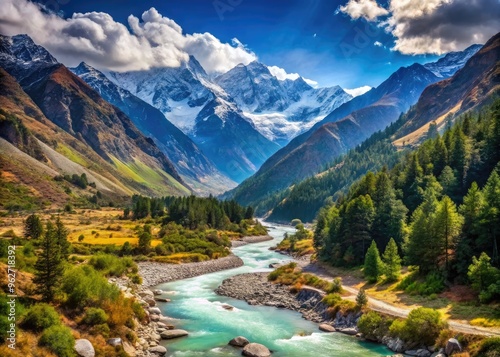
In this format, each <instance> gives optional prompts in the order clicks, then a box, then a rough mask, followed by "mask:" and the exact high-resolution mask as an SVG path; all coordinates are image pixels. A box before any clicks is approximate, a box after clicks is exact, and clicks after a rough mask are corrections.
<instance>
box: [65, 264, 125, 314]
mask: <svg viewBox="0 0 500 357" xmlns="http://www.w3.org/2000/svg"><path fill="white" fill-rule="evenodd" d="M61 289H62V291H63V292H64V293H66V295H67V297H66V302H65V304H66V305H67V306H69V307H72V308H80V309H83V308H84V307H86V306H102V304H103V303H105V302H106V301H116V300H117V299H118V297H119V296H120V290H119V289H118V287H117V286H115V285H111V284H109V283H108V281H107V280H106V278H104V277H103V276H101V275H100V274H99V273H98V272H96V271H95V270H94V269H93V268H92V267H91V266H88V265H87V266H79V267H75V268H73V269H71V270H68V271H67V272H66V273H65V275H64V277H63V281H62V287H61Z"/></svg>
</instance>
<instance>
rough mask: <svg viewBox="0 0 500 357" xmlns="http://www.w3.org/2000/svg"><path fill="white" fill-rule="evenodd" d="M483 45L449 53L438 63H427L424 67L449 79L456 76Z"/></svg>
mask: <svg viewBox="0 0 500 357" xmlns="http://www.w3.org/2000/svg"><path fill="white" fill-rule="evenodd" d="M481 47H482V45H472V46H469V47H467V48H466V49H465V50H463V51H458V52H449V53H447V54H446V55H445V56H444V57H442V58H440V59H439V60H437V61H436V62H431V63H427V64H425V65H424V67H425V68H427V69H428V70H429V71H431V72H432V73H434V74H435V75H436V76H437V77H440V78H448V77H451V76H453V75H454V74H455V72H456V71H458V70H459V69H460V68H462V67H463V66H464V65H465V62H467V61H468V60H469V58H471V57H472V56H473V55H475V54H476V52H477V51H479V50H480V49H481Z"/></svg>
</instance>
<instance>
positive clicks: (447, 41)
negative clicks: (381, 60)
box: [339, 0, 500, 55]
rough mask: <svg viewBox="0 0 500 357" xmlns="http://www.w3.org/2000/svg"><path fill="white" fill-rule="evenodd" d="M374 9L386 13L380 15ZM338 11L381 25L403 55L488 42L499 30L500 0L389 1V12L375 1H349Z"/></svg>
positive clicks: (453, 48) (438, 52)
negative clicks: (392, 37)
mask: <svg viewBox="0 0 500 357" xmlns="http://www.w3.org/2000/svg"><path fill="white" fill-rule="evenodd" d="M368 3H371V4H370V5H368ZM375 6H376V7H377V8H379V9H382V10H385V11H386V12H385V13H383V14H378V15H377V11H376V10H374V11H373V9H374V7H375ZM339 9H340V11H342V12H344V13H346V14H348V15H349V16H350V17H351V18H353V19H358V18H360V17H364V18H365V19H367V20H369V21H375V22H378V24H379V26H381V27H383V28H385V30H386V31H387V32H390V33H392V35H393V36H394V37H395V45H394V47H393V48H392V49H393V50H395V51H399V52H401V53H403V54H412V55H414V54H427V53H432V54H443V53H446V52H450V51H458V50H462V49H464V48H466V47H468V46H470V45H472V44H474V43H485V42H486V41H487V40H488V39H489V38H490V37H491V36H493V35H495V34H496V33H497V32H498V31H499V30H500V28H499V26H498V19H499V18H500V4H499V2H498V0H419V1H410V0H390V1H389V7H388V11H387V10H386V9H383V8H381V7H380V6H379V5H378V4H376V3H375V1H373V0H370V1H367V0H365V1H356V0H349V1H348V3H347V4H346V5H345V6H343V7H340V8H339ZM382 12H383V11H382ZM384 15H387V17H386V18H385V19H384V21H380V19H379V17H380V16H384Z"/></svg>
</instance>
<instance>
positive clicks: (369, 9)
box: [339, 0, 389, 21]
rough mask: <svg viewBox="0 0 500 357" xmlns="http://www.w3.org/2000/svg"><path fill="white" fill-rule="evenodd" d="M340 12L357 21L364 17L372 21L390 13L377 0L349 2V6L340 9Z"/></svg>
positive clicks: (352, 0)
mask: <svg viewBox="0 0 500 357" xmlns="http://www.w3.org/2000/svg"><path fill="white" fill-rule="evenodd" d="M339 11H341V12H343V13H345V14H347V15H349V16H350V17H351V18H353V19H355V20H356V19H359V18H360V17H363V18H365V19H367V20H370V21H372V20H375V19H376V18H378V17H379V16H384V15H387V14H388V13H389V12H388V11H387V10H386V9H384V8H383V7H382V6H380V5H379V4H378V3H377V2H376V1H375V0H349V2H348V3H347V4H345V5H344V6H340V7H339Z"/></svg>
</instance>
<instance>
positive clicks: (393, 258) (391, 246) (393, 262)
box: [382, 238, 401, 281]
mask: <svg viewBox="0 0 500 357" xmlns="http://www.w3.org/2000/svg"><path fill="white" fill-rule="evenodd" d="M382 258H383V262H384V267H385V269H384V272H385V277H386V279H387V281H396V280H398V278H399V276H400V275H401V258H400V257H399V253H398V246H397V244H396V242H395V241H394V239H393V238H391V239H390V240H389V243H388V244H387V246H386V247H385V251H384V255H383V256H382Z"/></svg>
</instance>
